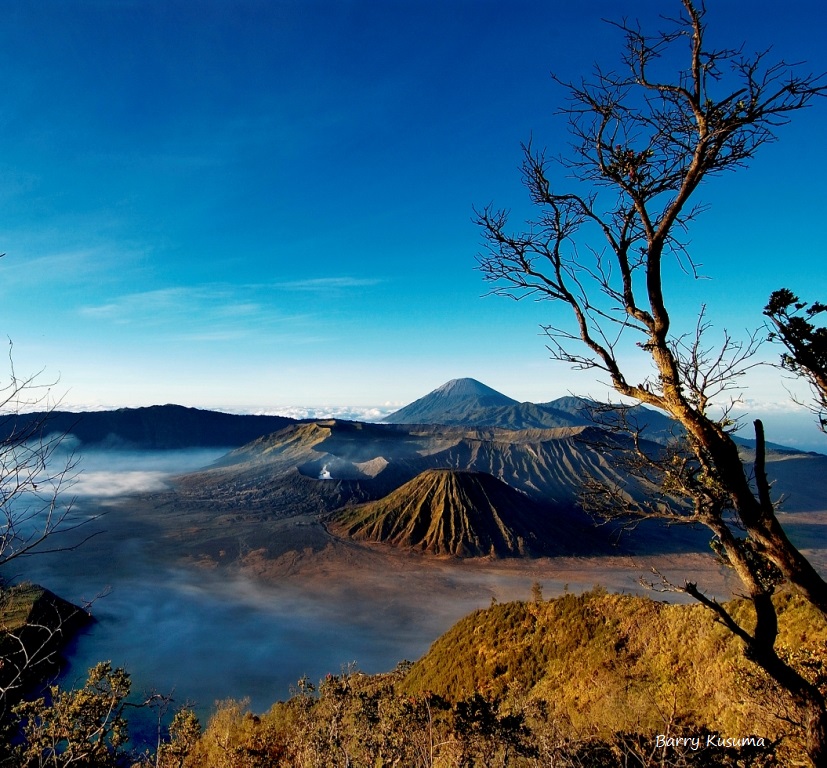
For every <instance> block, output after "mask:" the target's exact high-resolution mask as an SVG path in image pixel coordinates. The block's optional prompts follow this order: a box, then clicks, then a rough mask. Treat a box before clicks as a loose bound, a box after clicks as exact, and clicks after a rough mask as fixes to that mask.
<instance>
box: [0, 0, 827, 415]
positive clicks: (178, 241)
mask: <svg viewBox="0 0 827 768" xmlns="http://www.w3.org/2000/svg"><path fill="white" fill-rule="evenodd" d="M573 6H574V4H573V3H572V4H565V5H564V4H562V3H558V2H551V1H550V0H549V1H547V2H539V1H538V2H516V3H513V2H509V3H505V2H485V1H484V0H483V1H479V0H475V1H473V2H471V1H470V0H469V1H468V2H460V1H458V0H442V1H441V2H436V1H435V0H433V1H432V0H418V1H417V2H405V1H403V0H386V1H384V2H379V0H370V1H368V0H352V1H351V2H347V1H345V0H342V1H340V2H333V1H332V0H329V1H328V2H312V1H311V2H307V1H304V0H301V1H300V0H296V1H295V2H293V1H285V2H279V1H278V0H276V1H267V2H265V1H262V2H254V1H250V2H247V1H244V0H241V1H238V2H230V0H212V1H211V0H203V1H199V2H194V0H190V1H187V2H183V1H181V0H165V1H164V2H161V1H160V0H159V1H158V2H153V1H151V0H145V1H139V0H135V1H134V2H132V1H130V0H108V1H107V0H76V1H74V2H65V1H64V0H60V1H57V0H55V1H49V0H27V1H26V2H18V1H17V0H9V2H6V3H4V4H3V9H2V13H0V65H1V66H2V68H3V72H4V77H3V82H4V86H5V87H4V98H3V110H2V112H1V113H0V203H2V205H0V250H2V251H5V252H6V254H7V255H6V256H5V257H4V258H3V259H2V260H0V301H2V315H0V316H1V317H2V324H0V329H1V330H2V333H3V334H5V335H6V336H8V337H9V338H10V339H11V340H12V341H13V342H14V356H15V361H16V365H17V368H18V371H21V372H32V371H36V370H40V369H41V368H45V372H44V374H43V376H44V380H47V379H49V378H50V377H51V378H55V377H59V378H60V382H59V384H58V386H57V387H56V391H58V392H62V393H64V395H63V396H64V403H65V404H66V405H67V406H75V407H97V406H102V405H106V406H121V405H147V404H151V403H160V402H178V403H183V404H185V405H195V406H201V407H222V408H234V409H251V408H259V407H269V406H275V405H298V404H322V403H334V404H342V403H350V404H358V405H380V404H383V403H397V404H404V403H406V402H409V401H411V400H413V399H415V398H417V397H419V396H421V395H422V394H424V393H425V392H427V391H429V390H431V389H433V388H434V387H436V386H438V385H439V384H441V383H442V382H444V381H445V380H447V379H450V378H455V377H460V376H473V377H475V378H478V379H480V380H482V381H484V382H486V383H487V384H489V385H491V386H493V387H495V388H497V389H499V390H501V391H503V392H505V393H506V394H508V395H510V396H512V397H515V398H517V399H521V400H533V401H536V402H540V401H547V400H550V399H553V398H554V397H557V396H560V395H563V394H567V393H568V392H576V393H579V394H592V395H595V396H603V395H605V392H606V387H605V386H602V385H600V384H599V383H596V382H595V381H594V380H593V379H591V378H590V377H589V376H587V375H586V376H584V375H583V374H573V373H572V372H570V371H569V370H568V369H567V368H566V367H565V366H564V365H562V364H556V363H552V362H550V361H549V360H548V359H547V357H548V356H547V354H546V352H545V349H544V344H543V339H542V337H541V336H540V335H539V332H538V324H539V323H540V322H543V321H554V319H555V317H556V314H555V313H557V311H558V310H557V308H556V307H554V306H551V305H537V304H531V303H528V302H520V303H515V302H509V301H506V300H505V299H500V298H496V297H483V294H484V293H485V292H486V290H487V288H486V286H485V284H484V283H483V281H482V279H481V275H480V274H479V272H477V271H476V270H475V255H476V253H477V252H478V251H479V249H480V238H479V236H478V233H477V231H476V230H475V227H474V225H473V224H472V221H471V216H472V206H473V205H475V204H476V205H482V204H485V203H487V202H489V201H492V200H493V201H496V203H497V204H499V205H502V206H505V207H509V208H512V209H513V211H514V216H515V218H516V219H520V218H522V217H525V216H527V215H529V213H530V211H529V209H528V207H527V205H526V201H525V194H524V192H523V189H522V187H521V185H520V178H519V171H518V166H519V162H520V149H519V143H520V142H521V141H524V140H526V139H527V138H529V137H530V136H533V137H534V140H535V142H537V143H539V144H544V145H547V146H549V147H551V148H552V149H554V148H562V147H563V146H564V143H565V141H566V137H565V130H564V129H565V125H564V122H563V121H562V120H561V119H560V118H559V117H555V114H554V112H555V108H556V106H557V105H559V104H560V99H561V98H562V94H561V92H560V90H559V89H558V88H556V87H555V86H554V84H553V83H552V81H551V79H550V77H549V73H550V72H551V71H554V72H555V73H557V74H558V75H560V76H561V77H563V78H571V79H577V78H578V77H580V76H581V75H582V74H585V73H587V72H588V71H589V69H590V68H591V65H592V63H593V62H594V61H602V62H604V63H606V62H613V61H614V60H615V59H614V56H613V54H614V52H616V51H618V50H619V48H620V44H621V42H622V41H621V36H620V35H619V33H618V32H617V30H616V29H614V28H613V27H611V26H610V25H608V24H605V23H604V22H603V21H602V19H604V18H617V17H618V14H619V13H620V12H621V10H622V11H623V12H624V13H625V14H626V15H627V16H629V17H638V18H640V19H641V21H642V22H644V23H645V24H646V25H647V26H649V27H650V28H654V26H657V21H656V17H657V14H658V13H660V12H662V11H663V10H664V9H665V7H666V3H664V2H663V1H662V0H658V1H657V2H656V1H655V0H652V1H648V0H647V1H643V0H642V1H641V2H629V3H623V4H620V3H616V2H593V3H588V4H582V7H579V8H574V7H573ZM709 6H710V8H709V14H708V18H709V23H710V27H711V32H710V34H712V35H713V36H714V37H715V38H716V39H717V40H720V41H722V42H725V43H727V44H731V45H737V44H740V43H741V42H746V44H747V45H746V49H747V50H749V51H751V50H757V49H763V48H766V47H768V46H770V45H772V46H774V53H775V54H776V55H777V57H779V58H781V57H783V58H786V59H788V60H793V61H798V60H806V61H807V62H809V63H808V65H807V68H808V69H811V70H815V71H823V70H827V53H825V50H824V47H823V32H824V29H825V28H827V10H825V7H824V6H823V5H822V4H820V3H816V2H796V1H795V0H792V1H791V2H788V3H785V4H783V6H780V5H779V4H777V3H763V2H756V3H751V4H750V5H749V8H750V13H749V17H748V18H745V17H744V13H743V9H744V7H745V6H744V5H743V4H742V3H736V2H717V3H716V2H710V3H709ZM675 7H677V4H675ZM782 8H783V10H781V9H782ZM825 127H827V105H818V106H816V107H814V108H813V109H809V110H807V111H806V112H804V113H801V114H799V115H797V116H796V118H795V122H794V124H792V125H790V126H788V127H786V128H783V129H781V130H780V138H781V141H780V142H778V143H776V144H774V145H771V146H768V147H766V148H765V149H764V151H763V152H762V153H761V155H760V156H759V158H758V159H757V160H756V162H755V163H754V164H753V165H752V167H751V168H750V169H749V170H745V171H743V172H739V173H738V174H735V175H732V176H728V177H724V178H719V179H717V180H715V181H714V182H713V183H711V184H710V185H709V188H708V190H704V198H705V199H707V200H708V201H709V202H711V203H712V205H713V207H712V210H711V211H710V212H709V213H708V214H706V215H705V216H704V217H703V218H702V219H701V220H700V221H699V222H698V224H697V226H696V229H695V230H694V231H693V233H692V245H693V252H695V253H696V255H698V259H699V261H701V262H703V265H704V270H703V271H704V273H705V274H706V275H708V276H709V278H710V279H708V280H704V281H700V282H693V281H691V280H689V279H686V280H683V281H680V282H678V283H676V285H675V286H674V293H673V298H672V300H673V304H674V306H675V307H676V308H678V310H679V311H678V312H677V315H678V318H679V319H680V320H683V321H685V322H690V321H691V318H692V315H693V314H694V313H695V312H696V311H697V308H698V307H699V306H700V304H702V303H708V304H709V307H710V311H711V319H712V320H714V321H715V322H716V324H718V325H719V326H726V327H727V328H729V329H730V330H731V331H732V332H734V333H736V334H740V333H742V332H743V331H744V330H745V329H751V328H755V327H756V326H758V325H760V323H761V314H760V311H761V308H762V307H763V304H764V303H765V301H766V298H767V296H768V294H769V292H770V291H771V290H773V289H774V288H777V287H780V286H782V285H786V286H788V287H790V288H792V289H793V290H795V291H798V292H800V293H801V294H802V295H804V296H806V297H808V298H811V299H816V298H818V299H821V300H824V299H825V298H827V296H825V288H827V280H825V279H824V278H825V270H824V267H823V262H824V256H823V251H824V247H823V242H822V238H821V237H820V236H821V227H820V225H819V222H820V221H821V220H822V219H823V208H824V202H825V194H824V191H823V180H824V178H825V177H826V176H827V159H825V153H824V151H823V149H822V148H820V143H821V141H822V140H823V136H824V135H827V131H825ZM764 354H765V356H766V357H767V358H768V359H770V358H772V357H773V355H774V352H773V350H771V349H768V350H765V352H764ZM745 396H746V398H747V400H748V402H749V403H750V404H751V406H752V408H753V409H754V410H756V409H757V410H758V411H762V410H769V411H773V410H774V411H777V412H778V413H781V414H784V413H786V407H787V406H786V405H785V402H786V400H787V393H786V391H785V389H784V387H783V386H782V385H781V384H780V383H779V379H778V376H777V375H776V374H775V373H774V372H773V371H769V370H763V371H762V372H760V373H759V374H758V375H756V376H754V377H753V379H752V381H750V383H749V389H748V390H746V391H745Z"/></svg>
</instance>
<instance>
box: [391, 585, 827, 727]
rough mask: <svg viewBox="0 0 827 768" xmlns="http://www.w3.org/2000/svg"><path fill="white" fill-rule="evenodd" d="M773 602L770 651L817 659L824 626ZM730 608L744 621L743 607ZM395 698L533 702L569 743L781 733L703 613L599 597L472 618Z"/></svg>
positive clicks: (761, 686) (806, 609)
mask: <svg viewBox="0 0 827 768" xmlns="http://www.w3.org/2000/svg"><path fill="white" fill-rule="evenodd" d="M776 603H777V605H778V608H779V617H780V618H779V630H780V634H779V643H778V646H779V647H781V648H785V647H788V648H789V647H795V648H800V649H802V651H801V655H800V657H799V658H800V659H801V660H804V659H807V658H809V656H808V653H809V652H810V651H812V653H813V654H814V656H813V658H819V659H821V658H823V653H824V642H825V641H827V624H825V622H824V619H823V618H822V617H820V616H818V615H817V614H816V611H814V609H813V608H812V607H811V606H808V605H807V604H806V603H805V601H803V600H802V599H800V598H796V597H793V596H791V595H789V594H786V593H785V594H781V595H777V596H776ZM730 608H731V610H732V612H733V614H734V615H735V616H736V618H737V619H738V620H739V621H742V622H744V623H745V624H746V625H749V624H750V623H751V622H752V621H754V619H752V618H751V614H752V611H751V608H750V606H749V604H748V603H747V602H746V601H740V602H738V603H732V604H730ZM404 688H405V690H407V691H408V692H411V693H413V692H422V691H432V692H433V693H436V694H438V695H442V696H445V697H446V698H448V699H450V700H459V699H462V698H464V697H466V696H469V695H472V694H473V693H474V692H476V691H480V692H482V693H484V694H485V695H488V696H505V697H507V696H509V695H516V696H520V697H529V698H531V699H536V700H541V701H543V702H544V704H543V707H544V708H545V711H546V712H547V716H548V718H549V719H550V720H551V721H555V722H558V723H559V724H560V726H561V727H562V728H564V729H569V730H571V731H572V732H579V733H590V734H591V733H593V732H594V731H595V730H598V729H599V730H601V731H602V732H603V733H604V735H609V734H611V733H613V732H619V731H631V730H636V731H639V732H643V733H646V732H653V733H662V732H663V728H664V727H666V726H667V725H668V723H669V722H673V723H674V722H681V721H685V722H689V723H695V724H698V725H706V726H707V727H710V728H712V729H715V730H718V731H720V732H723V733H726V734H729V733H736V734H742V735H746V734H750V733H754V734H758V735H762V736H765V737H773V736H775V735H777V734H778V733H779V731H781V730H783V724H782V723H781V721H780V719H779V717H780V716H781V715H782V714H783V712H784V707H783V703H782V700H781V698H780V697H778V696H776V695H775V694H773V693H771V691H772V687H771V686H770V685H768V683H767V681H766V679H765V678H764V677H763V675H762V673H761V672H760V670H759V669H758V668H757V667H756V666H754V665H752V664H750V662H748V661H746V660H745V659H744V656H743V651H742V647H741V643H740V641H739V640H738V639H737V638H735V637H734V636H733V635H732V633H731V632H729V631H728V630H727V629H726V627H724V626H722V625H721V624H720V623H718V622H716V621H715V617H714V615H713V614H712V612H710V611H709V610H707V609H705V608H704V607H703V606H701V605H698V604H690V605H675V604H667V603H662V602H657V601H654V600H651V599H649V598H646V597H637V596H633V595H617V594H607V593H605V592H603V591H601V590H596V591H594V592H591V593H586V594H582V595H573V594H569V595H564V596H562V597H560V598H557V599H554V600H550V601H547V602H522V603H505V604H501V605H494V606H492V607H491V608H489V609H486V610H479V611H475V612H474V613H472V614H470V615H469V616H467V617H465V618H463V619H461V620H460V621H459V622H458V623H457V624H456V625H454V627H452V628H451V629H450V630H449V631H448V632H446V633H445V634H444V635H442V636H441V637H440V638H439V639H438V640H436V641H435V642H434V644H433V645H432V646H431V649H430V650H429V651H428V653H427V654H426V655H425V656H424V657H423V658H422V659H420V660H419V661H418V662H416V663H415V664H414V666H413V667H412V669H411V671H410V672H409V674H408V676H407V678H406V680H405V683H404ZM745 694H746V695H745Z"/></svg>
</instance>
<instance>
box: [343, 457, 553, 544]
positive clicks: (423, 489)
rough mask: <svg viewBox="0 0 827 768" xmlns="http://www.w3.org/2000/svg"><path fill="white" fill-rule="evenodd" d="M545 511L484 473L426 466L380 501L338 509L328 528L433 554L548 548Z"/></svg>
mask: <svg viewBox="0 0 827 768" xmlns="http://www.w3.org/2000/svg"><path fill="white" fill-rule="evenodd" d="M549 514H550V513H549V510H548V509H547V508H545V507H543V506H542V505H539V504H537V503H536V502H534V501H532V500H531V499H529V498H528V497H527V496H526V495H524V494H523V493H521V492H520V491H517V490H515V489H513V488H511V487H510V486H508V485H506V484H505V483H504V482H502V481H501V480H498V479H497V478H495V477H493V476H491V475H489V474H486V473H484V472H471V471H461V470H452V469H429V470H427V471H425V472H422V473H421V474H419V475H417V476H416V477H415V478H414V479H413V480H410V481H409V482H407V483H405V484H404V485H403V486H401V487H400V488H398V489H397V490H395V491H393V493H390V494H389V495H387V496H385V497H384V498H383V499H380V500H379V501H373V502H369V503H367V504H362V505H360V506H358V507H355V508H353V509H349V510H347V511H346V512H344V513H342V514H341V515H340V516H339V517H338V519H336V520H335V521H334V522H333V524H332V525H331V529H332V530H333V531H334V532H336V533H339V534H341V535H346V536H350V537H352V538H354V539H361V540H367V541H378V542H385V543H387V544H391V545H393V546H397V547H409V548H412V549H417V550H421V551H425V552H430V553H432V554H436V555H453V556H456V557H482V556H493V557H511V556H519V555H525V554H542V553H544V552H546V551H547V550H548V549H549V547H548V543H547V542H548V541H550V537H549V533H550V531H549V528H550V525H549Z"/></svg>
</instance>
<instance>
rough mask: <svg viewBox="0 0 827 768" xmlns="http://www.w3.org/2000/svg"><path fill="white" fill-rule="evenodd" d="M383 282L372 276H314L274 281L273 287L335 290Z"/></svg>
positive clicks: (363, 286) (294, 289) (292, 289)
mask: <svg viewBox="0 0 827 768" xmlns="http://www.w3.org/2000/svg"><path fill="white" fill-rule="evenodd" d="M382 282H384V281H383V280H382V279H380V278H374V277H316V278H311V279H308V280H288V281H287V282H283V283H274V284H273V288H278V289H280V290H284V291H319V292H322V291H335V290H342V289H346V288H367V287H369V286H372V285H379V284H380V283H382Z"/></svg>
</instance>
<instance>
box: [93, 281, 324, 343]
mask: <svg viewBox="0 0 827 768" xmlns="http://www.w3.org/2000/svg"><path fill="white" fill-rule="evenodd" d="M264 288H265V287H264V286H238V287H235V286H228V285H194V286H173V287H167V288H158V289H155V290H151V291H138V292H135V293H128V294H123V295H121V296H117V297H115V298H114V299H111V300H109V301H106V302H103V303H100V304H87V305H86V306H83V307H80V308H79V309H78V314H79V315H80V316H81V317H84V318H86V319H88V320H92V321H103V320H105V321H106V322H107V323H109V324H112V325H120V326H132V327H136V328H141V329H151V331H152V332H153V334H155V335H158V334H159V333H161V334H163V335H165V336H166V337H167V338H169V339H173V340H176V341H183V342H193V343H212V342H232V341H235V340H240V339H244V338H252V337H255V336H256V335H258V334H260V333H262V332H266V333H267V334H268V338H270V339H273V338H275V337H276V335H279V334H281V335H282V336H283V337H284V338H290V339H291V340H295V341H302V340H304V341H306V340H307V339H308V338H310V339H312V340H316V339H317V337H318V336H319V334H318V329H315V330H314V327H315V324H316V320H317V318H316V316H315V315H314V314H313V313H308V312H304V311H299V312H294V311H290V310H291V308H290V307H289V306H284V305H283V304H282V305H280V304H278V303H277V302H275V301H273V300H272V298H270V300H268V299H267V298H266V294H272V289H270V288H268V289H267V291H266V292H265V290H264ZM323 340H325V339H323Z"/></svg>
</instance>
